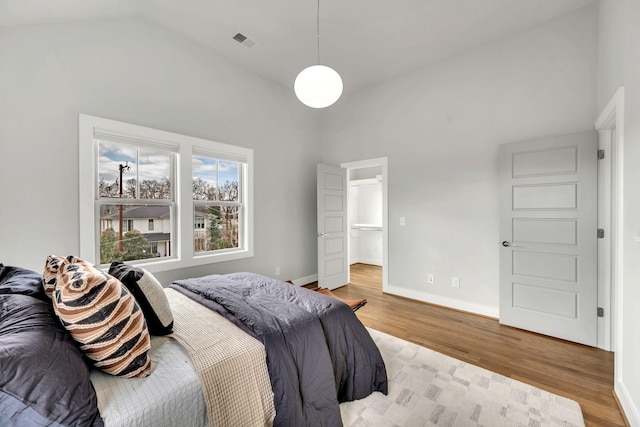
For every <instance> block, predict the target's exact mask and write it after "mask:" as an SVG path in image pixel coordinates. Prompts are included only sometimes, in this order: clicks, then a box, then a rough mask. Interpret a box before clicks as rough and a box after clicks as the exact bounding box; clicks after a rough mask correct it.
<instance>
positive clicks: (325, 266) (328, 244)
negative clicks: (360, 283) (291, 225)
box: [317, 164, 349, 289]
mask: <svg viewBox="0 0 640 427" xmlns="http://www.w3.org/2000/svg"><path fill="white" fill-rule="evenodd" d="M317 183H318V196H317V197H318V203H317V209H318V234H317V238H318V285H319V286H320V287H321V288H327V289H335V288H338V287H340V286H343V285H346V284H347V283H348V282H349V258H348V252H347V237H348V234H347V170H346V169H342V168H339V167H336V166H328V165H320V164H319V165H318V176H317Z"/></svg>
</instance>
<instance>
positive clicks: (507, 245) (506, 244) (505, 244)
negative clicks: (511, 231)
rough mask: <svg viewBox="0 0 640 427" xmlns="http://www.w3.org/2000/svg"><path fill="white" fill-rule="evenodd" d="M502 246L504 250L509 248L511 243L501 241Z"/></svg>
mask: <svg viewBox="0 0 640 427" xmlns="http://www.w3.org/2000/svg"><path fill="white" fill-rule="evenodd" d="M502 246H504V247H505V248H508V247H509V246H511V242H508V241H506V240H503V241H502Z"/></svg>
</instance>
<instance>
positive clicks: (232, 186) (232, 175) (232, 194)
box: [218, 160, 240, 202]
mask: <svg viewBox="0 0 640 427" xmlns="http://www.w3.org/2000/svg"><path fill="white" fill-rule="evenodd" d="M239 177H240V163H238V162H229V161H224V160H220V161H219V162H218V182H219V183H220V200H228V201H233V202H237V201H238V200H239V194H238V181H240V178H239Z"/></svg>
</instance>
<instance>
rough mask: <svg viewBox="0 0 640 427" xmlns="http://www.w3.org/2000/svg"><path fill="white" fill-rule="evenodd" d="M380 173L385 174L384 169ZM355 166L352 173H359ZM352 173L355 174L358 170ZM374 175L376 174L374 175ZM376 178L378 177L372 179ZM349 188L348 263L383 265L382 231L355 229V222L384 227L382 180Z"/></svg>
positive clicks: (353, 183) (354, 182)
mask: <svg viewBox="0 0 640 427" xmlns="http://www.w3.org/2000/svg"><path fill="white" fill-rule="evenodd" d="M377 169H378V170H379V172H378V174H377V175H380V174H381V173H382V170H380V169H381V168H377ZM357 171H358V169H355V170H354V171H353V172H357ZM353 175H356V174H355V173H354V174H353ZM374 176H375V175H374ZM370 179H375V178H370ZM350 184H351V185H350V188H349V238H350V242H349V243H350V245H349V263H350V264H355V263H358V262H361V263H365V264H372V265H380V266H382V230H381V229H370V228H356V229H354V228H353V225H355V224H359V225H362V224H366V225H375V226H377V227H378V228H381V226H382V183H380V182H374V183H368V184H362V183H360V184H358V183H357V182H356V181H353V180H352V181H350Z"/></svg>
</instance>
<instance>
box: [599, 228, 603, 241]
mask: <svg viewBox="0 0 640 427" xmlns="http://www.w3.org/2000/svg"><path fill="white" fill-rule="evenodd" d="M598 239H604V228H598Z"/></svg>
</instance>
